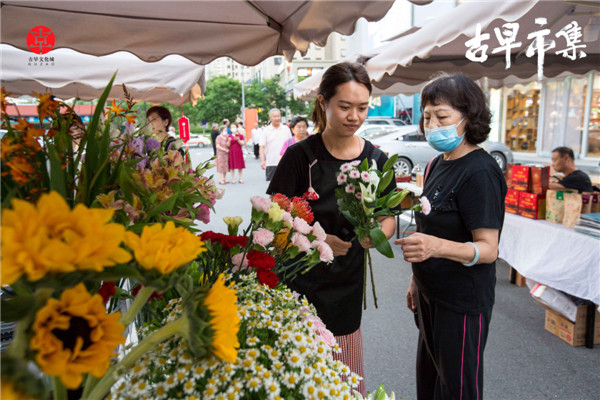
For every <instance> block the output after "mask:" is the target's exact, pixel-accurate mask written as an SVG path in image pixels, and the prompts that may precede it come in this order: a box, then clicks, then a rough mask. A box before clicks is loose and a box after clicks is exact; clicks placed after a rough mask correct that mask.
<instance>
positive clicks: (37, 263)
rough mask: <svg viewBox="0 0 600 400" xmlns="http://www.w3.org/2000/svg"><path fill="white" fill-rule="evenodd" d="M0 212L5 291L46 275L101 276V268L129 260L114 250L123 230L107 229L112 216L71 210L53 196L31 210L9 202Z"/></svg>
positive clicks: (99, 211)
mask: <svg viewBox="0 0 600 400" xmlns="http://www.w3.org/2000/svg"><path fill="white" fill-rule="evenodd" d="M12 206H13V207H12V210H9V209H6V210H4V211H2V284H4V285H10V284H12V283H14V282H15V281H17V280H18V279H19V278H20V277H21V276H22V275H24V274H25V275H26V276H27V279H29V280H30V281H36V280H39V279H41V278H43V277H44V276H45V275H46V274H47V273H52V272H54V273H65V272H72V271H75V270H94V271H102V270H103V268H104V267H107V266H112V265H115V264H119V263H125V262H127V261H129V260H130V259H131V254H129V253H128V252H127V251H126V250H125V249H123V248H121V247H119V246H120V244H121V242H122V241H123V239H124V237H125V227H123V226H122V225H120V224H115V223H109V221H110V219H111V218H112V215H113V212H114V210H112V209H108V210H104V209H96V208H87V207H85V206H84V205H82V204H79V205H77V206H76V207H75V209H73V210H71V209H70V207H69V205H68V204H67V203H66V201H65V199H64V198H63V197H62V196H61V195H59V194H58V193H56V192H50V193H48V194H44V195H42V196H41V197H40V199H39V200H38V203H37V205H34V204H31V203H28V202H26V201H23V200H18V199H15V200H13V201H12Z"/></svg>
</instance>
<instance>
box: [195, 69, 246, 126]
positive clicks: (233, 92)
mask: <svg viewBox="0 0 600 400" xmlns="http://www.w3.org/2000/svg"><path fill="white" fill-rule="evenodd" d="M241 106H242V83H241V82H239V81H236V80H235V79H231V78H228V77H226V76H216V77H214V78H211V79H209V80H208V82H206V93H205V94H204V99H202V100H200V101H199V102H198V104H197V106H196V107H197V108H198V116H199V118H200V119H201V120H204V121H207V122H218V123H220V122H221V121H222V120H223V119H224V118H227V119H228V120H230V121H235V120H236V118H237V117H238V116H240V115H241Z"/></svg>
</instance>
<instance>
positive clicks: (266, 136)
mask: <svg viewBox="0 0 600 400" xmlns="http://www.w3.org/2000/svg"><path fill="white" fill-rule="evenodd" d="M269 120H270V121H271V125H269V126H267V127H266V128H265V129H264V130H263V133H262V136H261V138H260V139H261V140H260V149H259V156H260V167H261V168H262V169H264V170H265V174H266V177H267V182H268V181H270V180H271V178H273V174H274V173H275V168H277V164H278V163H279V153H280V152H281V147H282V146H283V143H285V141H286V140H288V139H289V138H290V137H292V132H291V131H290V128H288V127H287V126H286V125H283V124H282V123H281V112H280V111H279V109H277V108H273V109H271V110H270V111H269Z"/></svg>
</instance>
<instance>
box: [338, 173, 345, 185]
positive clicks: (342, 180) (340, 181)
mask: <svg viewBox="0 0 600 400" xmlns="http://www.w3.org/2000/svg"><path fill="white" fill-rule="evenodd" d="M347 180H348V177H347V176H346V174H339V175H338V176H337V183H338V185H342V184H344V183H346V181H347Z"/></svg>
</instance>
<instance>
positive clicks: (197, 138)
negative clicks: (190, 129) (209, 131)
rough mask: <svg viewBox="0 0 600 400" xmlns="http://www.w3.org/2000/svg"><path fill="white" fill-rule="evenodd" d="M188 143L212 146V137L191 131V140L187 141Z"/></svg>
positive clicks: (197, 145) (198, 145)
mask: <svg viewBox="0 0 600 400" xmlns="http://www.w3.org/2000/svg"><path fill="white" fill-rule="evenodd" d="M187 145H188V146H190V147H193V146H195V147H204V146H210V145H211V142H210V137H209V136H205V135H202V134H197V133H190V140H188V141H187Z"/></svg>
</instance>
